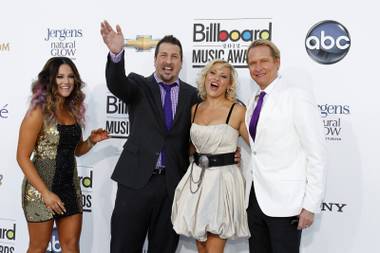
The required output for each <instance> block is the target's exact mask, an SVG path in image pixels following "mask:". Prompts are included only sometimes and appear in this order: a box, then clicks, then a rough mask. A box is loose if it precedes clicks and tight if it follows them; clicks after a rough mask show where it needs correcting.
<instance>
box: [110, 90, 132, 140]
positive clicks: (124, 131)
mask: <svg viewBox="0 0 380 253" xmlns="http://www.w3.org/2000/svg"><path fill="white" fill-rule="evenodd" d="M106 98H107V105H106V106H107V107H106V112H107V121H106V130H107V131H108V133H109V134H110V136H111V137H112V138H121V139H126V138H128V136H129V116H128V114H127V113H128V108H127V104H126V103H124V102H123V101H121V100H120V99H118V98H117V97H115V96H114V95H112V94H110V95H107V97H106Z"/></svg>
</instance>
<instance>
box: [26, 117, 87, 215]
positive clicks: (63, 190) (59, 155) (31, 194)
mask: <svg viewBox="0 0 380 253" xmlns="http://www.w3.org/2000/svg"><path fill="white" fill-rule="evenodd" d="M81 135H82V130H81V128H80V126H79V125H78V124H73V125H61V124H46V123H44V126H43V129H42V131H41V133H40V135H39V137H38V139H37V144H36V146H35V148H34V151H33V158H32V161H33V164H34V166H35V167H36V169H37V171H38V174H39V175H40V177H41V178H42V180H43V181H44V182H45V184H46V185H47V187H48V188H49V190H50V191H52V192H54V193H55V194H57V195H58V197H59V198H60V199H61V200H62V202H63V203H64V205H65V209H66V213H64V214H63V215H57V214H53V213H52V212H51V211H50V210H49V209H47V208H46V206H45V204H44V202H43V200H42V198H41V193H40V192H39V191H37V189H36V188H34V187H33V186H32V185H31V184H30V183H29V182H28V180H27V179H26V178H24V180H23V184H22V207H23V210H24V213H25V217H26V220H27V221H28V222H43V221H47V220H51V219H56V218H60V217H64V216H70V215H73V214H77V213H82V201H81V189H80V184H79V177H78V173H77V166H76V160H75V156H74V151H75V148H76V146H77V145H78V143H79V141H80V139H81Z"/></svg>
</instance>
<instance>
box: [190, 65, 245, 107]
mask: <svg viewBox="0 0 380 253" xmlns="http://www.w3.org/2000/svg"><path fill="white" fill-rule="evenodd" d="M215 64H222V67H227V68H229V69H230V71H231V76H230V78H231V88H230V89H228V90H227V92H226V98H227V99H228V100H231V101H235V100H236V86H237V80H238V79H237V78H238V76H237V72H236V70H235V68H234V67H233V66H232V65H231V64H230V63H228V62H227V61H225V60H221V59H216V60H213V61H210V62H209V63H207V65H206V66H205V67H204V68H203V69H202V71H201V73H200V75H199V78H198V80H197V84H198V93H199V96H200V97H201V99H202V100H205V99H206V96H207V94H206V88H205V80H206V76H207V74H208V73H209V72H210V69H211V68H212V67H213V66H214V65H215Z"/></svg>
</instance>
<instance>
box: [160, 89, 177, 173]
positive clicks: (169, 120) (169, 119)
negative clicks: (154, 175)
mask: <svg viewBox="0 0 380 253" xmlns="http://www.w3.org/2000/svg"><path fill="white" fill-rule="evenodd" d="M160 85H161V87H162V88H164V90H165V99H164V108H163V111H164V117H165V126H166V129H167V131H168V132H169V130H170V129H171V128H172V126H173V109H172V97H171V92H170V91H171V88H173V87H175V86H176V85H177V83H173V84H164V83H160ZM161 165H162V166H166V151H165V149H163V150H162V151H161Z"/></svg>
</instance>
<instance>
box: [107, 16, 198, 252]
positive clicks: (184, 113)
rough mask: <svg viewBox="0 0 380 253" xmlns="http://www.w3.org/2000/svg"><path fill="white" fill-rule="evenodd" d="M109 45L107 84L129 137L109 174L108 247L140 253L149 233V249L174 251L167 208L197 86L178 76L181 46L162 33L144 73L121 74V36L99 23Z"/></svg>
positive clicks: (182, 165)
mask: <svg viewBox="0 0 380 253" xmlns="http://www.w3.org/2000/svg"><path fill="white" fill-rule="evenodd" d="M101 34H102V37H103V40H104V42H105V44H106V45H107V47H108V48H109V50H110V54H109V56H108V61H107V67H106V79H107V86H108V89H109V90H110V91H111V92H112V93H113V94H114V95H115V96H116V97H118V98H119V99H121V100H122V101H124V102H125V103H126V104H127V106H128V113H129V120H130V136H129V138H128V141H127V142H126V143H125V145H124V150H123V152H122V153H121V156H120V158H119V161H118V162H117V164H116V168H115V170H114V172H113V174H112V179H113V180H115V181H116V182H117V183H118V190H117V194H116V201H115V207H114V210H113V214H112V219H111V252H112V253H116V252H120V253H124V252H128V253H141V252H142V247H143V244H144V240H145V236H146V234H147V233H148V242H149V243H148V245H149V246H148V252H149V253H153V252H157V253H166V252H167V253H174V252H175V251H176V248H177V244H178V235H177V234H176V233H175V232H174V230H173V227H172V224H171V220H170V213H171V207H172V200H173V196H174V190H175V187H176V186H177V184H178V182H179V180H180V179H181V177H182V176H183V174H184V173H185V171H186V169H187V167H188V163H189V162H188V156H189V138H190V137H189V133H190V131H189V130H190V125H191V121H190V120H191V110H190V108H191V106H192V105H193V104H195V103H196V102H197V101H198V95H197V90H196V89H195V88H194V87H192V86H190V85H189V84H187V83H185V82H183V81H181V80H180V79H179V78H178V75H179V72H180V70H181V67H182V46H181V43H180V42H179V40H178V39H176V38H175V37H173V36H165V37H164V38H163V39H161V40H160V41H159V43H158V44H157V46H156V50H155V55H154V65H155V69H156V70H155V72H154V73H153V74H152V75H151V76H149V77H143V76H141V75H138V74H136V73H130V74H129V75H128V76H126V74H125V68H124V50H123V47H124V37H123V34H122V31H121V28H120V26H116V31H115V30H113V28H112V27H111V26H110V25H109V24H108V23H107V21H104V22H102V24H101Z"/></svg>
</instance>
